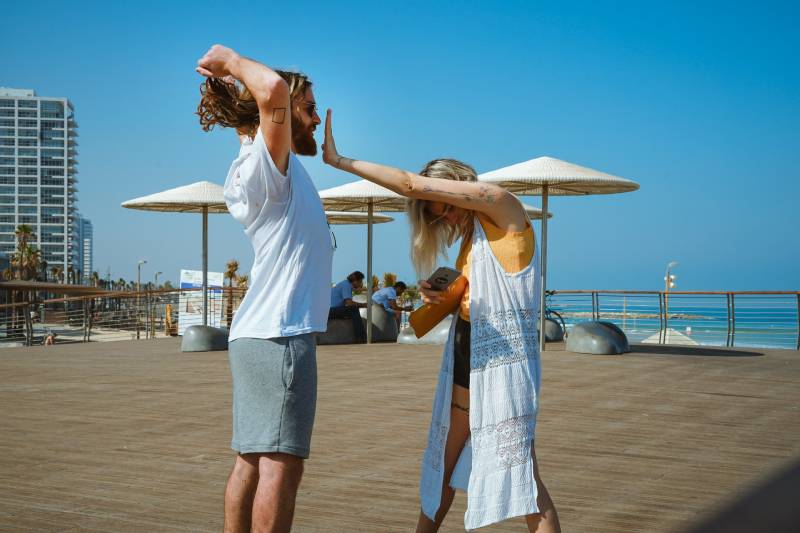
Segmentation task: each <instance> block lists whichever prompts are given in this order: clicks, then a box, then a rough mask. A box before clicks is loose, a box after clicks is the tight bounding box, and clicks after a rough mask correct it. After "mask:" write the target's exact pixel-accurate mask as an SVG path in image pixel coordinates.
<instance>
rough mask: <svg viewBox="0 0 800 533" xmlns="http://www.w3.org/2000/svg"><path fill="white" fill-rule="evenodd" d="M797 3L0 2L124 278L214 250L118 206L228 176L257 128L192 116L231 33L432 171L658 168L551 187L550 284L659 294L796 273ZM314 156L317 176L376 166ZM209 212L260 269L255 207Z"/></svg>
mask: <svg viewBox="0 0 800 533" xmlns="http://www.w3.org/2000/svg"><path fill="white" fill-rule="evenodd" d="M334 4H336V5H334ZM223 6H224V8H223ZM796 6H797V4H795V3H791V2H735V3H730V2H724V3H723V2H719V3H709V2H660V3H645V2H570V3H561V2H472V1H466V2H464V1H461V2H417V1H414V2H380V3H375V2H372V3H370V2H364V3H356V2H348V3H341V4H338V3H333V2H294V3H291V2H281V3H273V2H257V3H252V2H230V3H224V4H223V3H219V2H199V1H197V2H191V3H189V2H186V3H171V4H166V3H164V4H162V3H155V2H135V3H134V2H131V3H124V4H122V3H121V5H116V4H115V3H107V2H103V3H100V2H97V3H92V2H82V3H81V2H71V3H67V2H37V3H34V4H29V5H26V4H25V3H22V2H14V3H10V4H7V5H5V6H4V7H3V9H2V13H3V16H2V18H0V86H7V87H22V88H33V89H35V90H36V91H37V93H38V94H39V95H44V96H66V97H68V98H70V99H71V100H72V102H73V104H74V105H75V109H76V118H77V120H78V123H79V125H80V129H79V132H80V137H79V143H80V145H79V163H80V165H79V170H80V174H79V180H80V181H79V188H80V192H79V196H78V198H79V208H80V211H81V212H82V213H83V214H84V215H85V216H87V217H89V218H90V219H91V220H92V222H93V223H94V227H95V257H94V260H95V269H96V270H98V271H99V272H100V273H101V275H102V276H103V277H105V275H106V271H107V269H109V268H110V270H111V275H112V277H113V278H119V277H125V278H128V279H131V278H134V277H135V275H136V262H137V260H138V259H140V258H144V259H147V260H148V265H146V266H145V268H144V270H143V277H144V278H146V279H151V278H152V274H153V272H155V271H156V270H159V271H162V272H164V274H163V275H162V276H161V279H172V280H173V281H175V280H176V279H177V277H178V272H179V270H180V269H181V268H199V267H200V261H201V258H200V244H201V238H200V235H201V233H200V230H201V225H200V224H201V223H200V217H199V216H198V215H184V214H161V213H149V212H141V211H129V210H125V209H122V208H120V203H121V202H123V201H124V200H127V199H130V198H134V197H138V196H142V195H145V194H150V193H153V192H157V191H160V190H163V189H167V188H172V187H176V186H180V185H185V184H188V183H192V182H194V181H199V180H209V181H214V182H217V183H220V184H221V183H222V182H223V181H224V179H225V175H226V173H227V169H228V166H229V165H230V161H231V160H232V159H233V158H234V157H235V155H236V153H237V141H236V139H235V138H234V135H233V133H231V132H228V131H215V132H213V133H211V134H207V133H203V132H202V131H201V130H200V127H199V125H198V123H197V119H196V117H195V116H194V115H193V112H194V110H195V108H196V105H197V101H198V87H199V83H200V81H201V80H200V77H199V76H198V75H197V74H195V72H194V70H193V69H194V66H195V63H196V60H197V59H198V58H199V57H200V56H201V55H202V54H203V53H204V52H205V50H206V49H207V48H208V47H209V46H210V45H211V44H214V43H222V44H225V45H228V46H231V47H233V48H234V49H236V50H238V51H240V52H241V53H242V54H244V55H247V56H250V57H253V58H256V59H258V60H261V61H263V62H265V63H267V64H269V65H272V66H276V67H281V68H295V69H302V70H303V71H304V72H306V73H307V74H309V75H310V76H311V77H312V79H313V80H314V82H315V87H316V97H317V101H318V102H319V103H320V106H321V107H322V108H325V107H332V108H333V109H334V111H335V123H334V125H335V132H336V138H337V144H338V146H339V148H340V151H341V152H342V153H344V154H346V155H348V156H352V157H357V158H362V159H368V160H373V161H378V162H383V163H387V164H391V165H396V166H399V167H403V168H407V169H414V170H416V169H419V168H421V167H422V166H423V165H424V163H425V162H426V161H428V160H430V159H433V158H436V157H455V158H459V159H462V160H464V161H466V162H468V163H470V164H472V165H473V166H474V167H475V168H476V169H477V170H478V172H485V171H488V170H493V169H495V168H498V167H502V166H506V165H509V164H512V163H517V162H520V161H524V160H527V159H531V158H534V157H538V156H542V155H548V156H551V157H557V158H560V159H564V160H567V161H570V162H573V163H577V164H581V165H584V166H589V167H592V168H596V169H598V170H602V171H605V172H608V173H611V174H615V175H618V176H621V177H624V178H628V179H632V180H635V181H637V182H639V183H640V185H641V189H640V190H639V191H637V192H635V193H629V194H622V195H611V196H591V197H562V198H555V199H553V201H552V202H551V210H552V211H553V213H554V215H555V216H554V218H553V219H552V222H551V224H550V239H549V245H548V250H549V257H550V261H549V265H548V278H549V283H548V285H549V286H550V287H552V288H560V289H588V288H595V289H656V288H659V287H660V286H661V283H662V277H663V275H664V268H665V265H666V263H668V262H669V261H671V260H677V261H679V262H680V265H679V266H678V268H677V269H676V273H677V275H678V288H679V289H685V290H703V289H708V290H715V289H727V290H761V289H763V290H767V289H775V290H779V289H797V288H798V280H800V266H798V265H799V264H800V246H798V237H797V230H798V228H800V215H798V210H797V209H796V207H795V203H796V198H797V197H798V194H800V186H799V185H798V178H800V175H799V174H800V172H799V171H798V169H800V129H798V124H800V64H799V63H800V61H799V60H798V55H797V50H800V42H799V41H800V38H798V34H797V32H796V31H795V30H796V27H797V25H798V22H800V17H799V16H798V7H796ZM321 140H322V138H321V131H318V141H320V142H321ZM304 163H305V164H306V167H307V168H308V170H309V172H310V173H311V175H312V177H313V178H314V180H315V182H316V184H317V187H318V188H319V189H324V188H327V187H331V186H334V185H339V184H342V183H346V182H348V181H351V180H352V179H354V177H352V176H350V175H347V174H343V173H341V172H339V171H337V170H335V169H332V168H330V167H326V166H324V165H323V164H322V162H321V160H320V159H319V158H317V159H308V158H305V159H304ZM526 201H527V202H528V203H532V204H534V205H539V198H536V197H530V198H527V199H526ZM209 226H210V241H209V249H210V250H209V258H210V260H209V264H210V268H211V270H220V269H222V267H223V265H224V263H225V261H226V260H228V259H231V258H236V259H238V260H239V261H240V263H242V265H243V266H244V269H249V266H250V265H251V263H252V250H251V248H250V246H249V243H248V242H247V240H246V238H245V236H244V234H243V233H242V231H241V228H240V227H239V226H238V225H237V223H236V222H234V221H233V220H232V219H231V218H230V217H229V216H227V215H214V216H212V217H211V219H210V224H209ZM335 231H336V235H337V240H338V244H339V248H338V250H337V252H336V253H335V257H334V277H335V278H336V279H339V278H343V277H344V276H345V275H346V274H347V273H349V272H350V271H352V270H355V269H360V270H366V228H365V227H338V228H337V229H336V230H335ZM408 242H409V239H408V228H407V224H406V221H405V218H404V216H402V215H400V216H398V217H397V220H396V221H395V222H393V223H390V224H383V225H379V226H376V228H375V258H374V269H375V271H376V272H377V273H382V272H385V271H391V272H396V273H397V274H399V276H400V278H401V279H407V280H408V279H413V278H414V275H413V271H412V268H411V264H410V261H409V259H408ZM452 259H454V258H453V257H451V260H452Z"/></svg>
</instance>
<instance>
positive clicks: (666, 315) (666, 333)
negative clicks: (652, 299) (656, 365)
mask: <svg viewBox="0 0 800 533" xmlns="http://www.w3.org/2000/svg"><path fill="white" fill-rule="evenodd" d="M668 337H669V293H668V292H665V293H664V344H668Z"/></svg>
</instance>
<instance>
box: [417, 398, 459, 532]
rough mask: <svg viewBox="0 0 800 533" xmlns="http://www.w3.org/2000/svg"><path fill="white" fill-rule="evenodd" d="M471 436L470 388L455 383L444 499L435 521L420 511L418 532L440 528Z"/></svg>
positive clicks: (450, 502)
mask: <svg viewBox="0 0 800 533" xmlns="http://www.w3.org/2000/svg"><path fill="white" fill-rule="evenodd" d="M467 437H469V389H467V388H464V387H459V386H458V385H453V403H452V406H451V407H450V432H449V433H448V434H447V443H446V444H445V448H444V476H443V478H442V500H441V503H440V504H439V510H438V511H437V512H436V520H435V521H433V520H431V519H430V518H428V517H427V516H425V514H424V513H423V512H422V511H420V513H419V520H418V521H417V533H432V532H435V531H438V530H439V526H441V525H442V522H443V521H444V517H445V516H447V511H449V510H450V504H452V503H453V497H454V496H455V493H456V491H455V489H453V488H452V487H451V486H450V476H452V475H453V470H455V468H456V463H457V462H458V457H459V456H460V455H461V450H463V449H464V443H465V442H467Z"/></svg>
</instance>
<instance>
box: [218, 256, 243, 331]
mask: <svg viewBox="0 0 800 533" xmlns="http://www.w3.org/2000/svg"><path fill="white" fill-rule="evenodd" d="M238 270H239V261H237V260H236V259H231V260H230V261H228V263H227V264H226V265H225V273H224V274H223V281H222V284H223V285H224V284H225V280H228V301H227V302H226V303H225V319H226V320H227V323H228V327H231V322H233V283H234V282H235V281H237V280H238V278H239V276H238V275H237V271H238Z"/></svg>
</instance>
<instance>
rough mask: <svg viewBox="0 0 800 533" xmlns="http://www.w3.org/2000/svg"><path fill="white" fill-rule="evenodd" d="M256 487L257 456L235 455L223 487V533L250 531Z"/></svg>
mask: <svg viewBox="0 0 800 533" xmlns="http://www.w3.org/2000/svg"><path fill="white" fill-rule="evenodd" d="M257 486H258V455H257V454H252V453H251V454H245V455H241V454H239V455H237V456H236V462H235V463H234V464H233V470H231V475H230V476H229V477H228V486H227V487H225V528H224V530H225V533H239V532H240V531H241V532H244V531H250V522H251V521H252V518H251V512H252V508H253V497H254V496H255V493H256V487H257Z"/></svg>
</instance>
